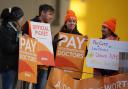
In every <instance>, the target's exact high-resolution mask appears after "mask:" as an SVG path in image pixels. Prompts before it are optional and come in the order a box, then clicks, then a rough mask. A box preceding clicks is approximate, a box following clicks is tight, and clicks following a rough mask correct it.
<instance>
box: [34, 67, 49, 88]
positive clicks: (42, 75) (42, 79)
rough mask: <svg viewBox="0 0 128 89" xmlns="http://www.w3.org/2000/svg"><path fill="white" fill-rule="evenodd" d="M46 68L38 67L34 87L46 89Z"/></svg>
mask: <svg viewBox="0 0 128 89" xmlns="http://www.w3.org/2000/svg"><path fill="white" fill-rule="evenodd" d="M47 76H48V70H44V69H39V70H38V79H37V84H35V89H46V83H47Z"/></svg>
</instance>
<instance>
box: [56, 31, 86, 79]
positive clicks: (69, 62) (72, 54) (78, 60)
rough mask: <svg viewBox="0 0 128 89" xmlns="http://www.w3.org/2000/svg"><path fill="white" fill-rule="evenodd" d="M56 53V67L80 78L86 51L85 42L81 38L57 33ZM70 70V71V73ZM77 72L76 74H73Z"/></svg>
mask: <svg viewBox="0 0 128 89" xmlns="http://www.w3.org/2000/svg"><path fill="white" fill-rule="evenodd" d="M62 38H63V40H61V41H59V43H58V46H57V53H56V66H57V67H61V68H63V69H66V70H65V71H67V72H69V73H70V74H71V75H74V76H73V77H75V78H81V73H80V72H82V70H83V63H84V57H85V51H86V41H85V38H84V37H83V36H80V35H74V34H67V33H62V32H60V33H59V39H62ZM71 70H72V71H71ZM73 71H77V72H75V73H74V72H73ZM75 74H76V75H75Z"/></svg>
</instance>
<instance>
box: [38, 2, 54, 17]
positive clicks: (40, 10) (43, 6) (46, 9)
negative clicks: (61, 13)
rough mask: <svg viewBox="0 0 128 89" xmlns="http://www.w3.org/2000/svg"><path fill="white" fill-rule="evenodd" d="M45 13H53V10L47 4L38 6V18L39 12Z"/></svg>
mask: <svg viewBox="0 0 128 89" xmlns="http://www.w3.org/2000/svg"><path fill="white" fill-rule="evenodd" d="M42 11H44V12H47V11H51V12H54V8H53V7H52V6H50V5H48V4H43V5H40V6H39V16H40V15H41V12H42Z"/></svg>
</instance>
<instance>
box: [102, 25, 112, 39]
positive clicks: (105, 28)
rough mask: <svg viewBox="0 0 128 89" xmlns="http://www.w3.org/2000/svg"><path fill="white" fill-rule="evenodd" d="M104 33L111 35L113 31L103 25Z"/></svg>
mask: <svg viewBox="0 0 128 89" xmlns="http://www.w3.org/2000/svg"><path fill="white" fill-rule="evenodd" d="M102 35H103V36H104V37H107V36H109V35H111V31H110V30H109V29H108V28H107V27H105V26H102Z"/></svg>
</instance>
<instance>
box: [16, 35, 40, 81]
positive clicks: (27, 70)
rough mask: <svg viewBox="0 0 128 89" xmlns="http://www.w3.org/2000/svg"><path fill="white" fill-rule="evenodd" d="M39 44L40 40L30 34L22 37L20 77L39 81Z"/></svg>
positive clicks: (20, 78) (24, 79) (25, 79)
mask: <svg viewBox="0 0 128 89" xmlns="http://www.w3.org/2000/svg"><path fill="white" fill-rule="evenodd" d="M37 44H38V42H37V41H36V40H34V39H32V38H30V37H28V36H21V37H20V44H19V46H20V48H19V69H18V79H19V80H23V81H27V82H31V83H36V82H37V49H36V48H37Z"/></svg>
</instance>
